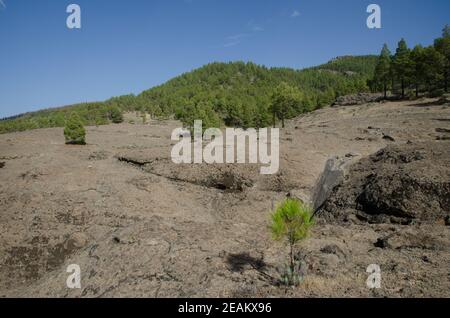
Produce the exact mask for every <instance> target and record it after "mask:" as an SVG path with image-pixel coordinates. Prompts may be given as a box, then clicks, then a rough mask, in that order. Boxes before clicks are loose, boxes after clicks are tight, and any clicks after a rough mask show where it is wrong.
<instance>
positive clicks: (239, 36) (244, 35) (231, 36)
mask: <svg viewBox="0 0 450 318" xmlns="http://www.w3.org/2000/svg"><path fill="white" fill-rule="evenodd" d="M248 36H250V34H248V33H239V34H235V35H230V36H227V40H241V39H243V38H246V37H248Z"/></svg>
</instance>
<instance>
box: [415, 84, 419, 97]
mask: <svg viewBox="0 0 450 318" xmlns="http://www.w3.org/2000/svg"><path fill="white" fill-rule="evenodd" d="M416 98H419V84H418V83H416Z"/></svg>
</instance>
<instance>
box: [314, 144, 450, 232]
mask: <svg viewBox="0 0 450 318" xmlns="http://www.w3.org/2000/svg"><path fill="white" fill-rule="evenodd" d="M449 214H450V143H449V142H429V143H420V144H407V145H396V146H394V145H392V146H388V147H386V148H385V149H382V150H380V151H379V152H377V153H376V154H374V155H372V156H370V157H368V158H364V159H362V160H361V161H359V162H358V163H356V164H355V165H353V166H352V167H351V169H350V171H349V173H348V175H347V177H346V178H345V180H344V182H343V183H342V184H341V185H339V186H338V187H336V188H335V189H334V190H333V193H332V194H331V196H330V198H329V199H328V200H327V201H326V202H325V203H324V205H323V207H322V208H321V209H320V211H319V212H318V215H320V216H321V217H323V218H325V219H327V220H329V221H332V220H333V221H336V220H338V221H347V220H351V219H354V217H352V215H353V216H356V218H358V219H359V220H362V221H368V222H374V223H383V222H395V223H406V224H407V223H410V222H411V221H414V220H416V221H432V222H435V221H439V222H444V220H445V219H446V218H447V217H448V215H449Z"/></svg>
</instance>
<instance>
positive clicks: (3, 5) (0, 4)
mask: <svg viewBox="0 0 450 318" xmlns="http://www.w3.org/2000/svg"><path fill="white" fill-rule="evenodd" d="M0 6H1V7H3V8H6V4H5V3H4V2H3V0H0Z"/></svg>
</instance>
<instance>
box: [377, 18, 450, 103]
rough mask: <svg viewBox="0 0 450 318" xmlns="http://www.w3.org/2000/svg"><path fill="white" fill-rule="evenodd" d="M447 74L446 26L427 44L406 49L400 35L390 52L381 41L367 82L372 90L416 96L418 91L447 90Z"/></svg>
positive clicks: (449, 44)
mask: <svg viewBox="0 0 450 318" xmlns="http://www.w3.org/2000/svg"><path fill="white" fill-rule="evenodd" d="M449 76H450V27H449V26H448V25H447V26H445V28H444V29H443V31H442V37H440V38H437V39H435V41H434V44H433V45H431V46H428V47H423V46H421V45H417V46H415V47H414V48H413V49H409V48H408V46H407V44H406V41H405V40H404V39H401V40H400V42H399V43H398V46H397V49H396V51H395V54H394V55H392V54H391V52H390V51H389V48H388V46H387V45H386V44H385V45H384V46H383V49H382V50H381V54H380V56H379V58H378V62H377V65H376V68H375V74H374V78H373V79H372V80H371V81H370V82H369V85H370V86H371V88H372V90H374V91H383V92H384V95H385V97H386V95H387V92H388V91H391V92H392V93H393V94H398V95H400V96H401V97H402V98H405V97H407V95H408V97H419V95H420V94H421V93H424V92H426V93H428V95H429V96H439V95H441V94H442V93H444V92H448V81H449Z"/></svg>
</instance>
